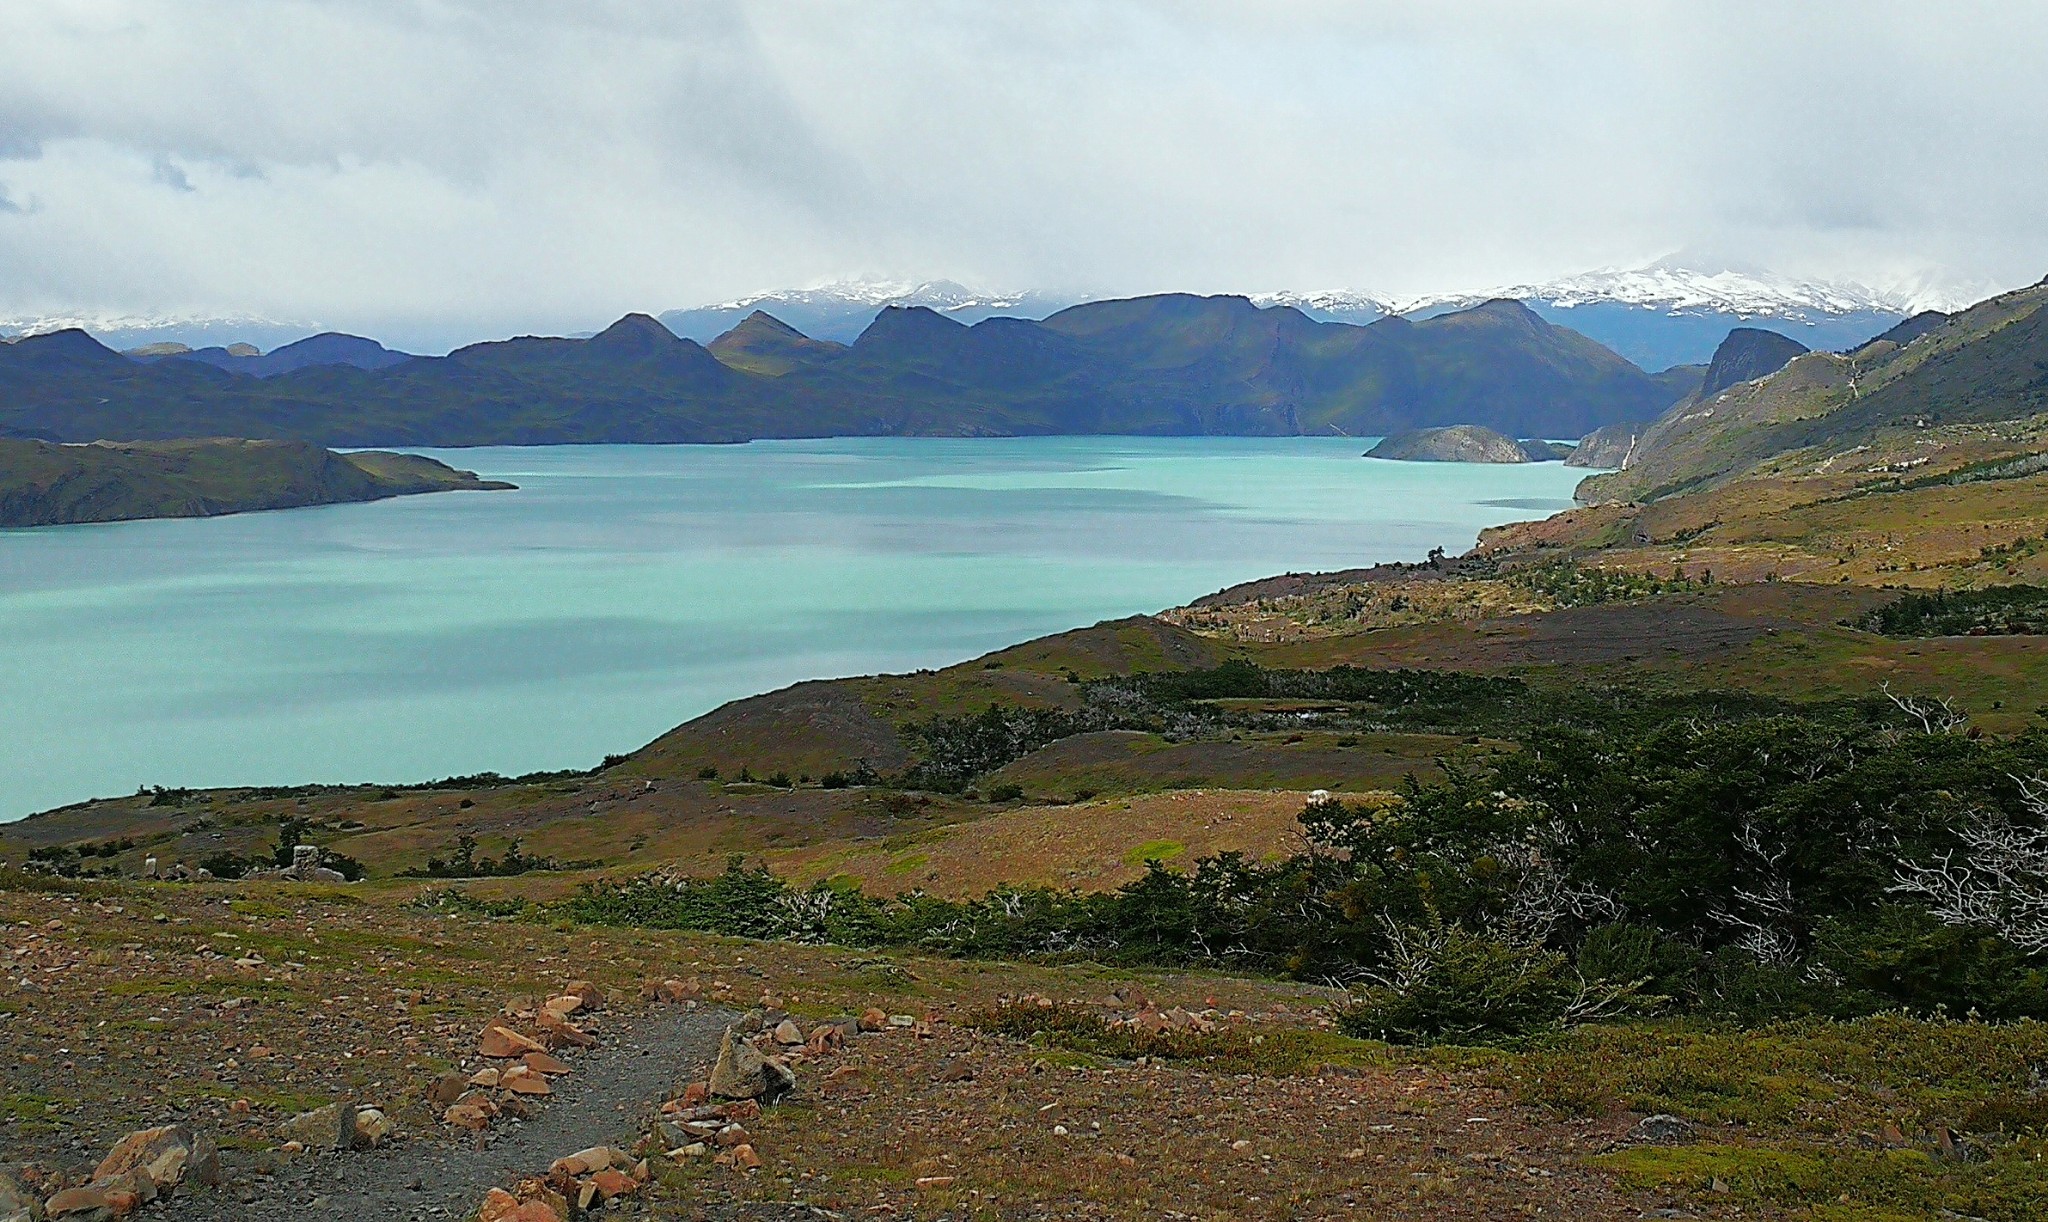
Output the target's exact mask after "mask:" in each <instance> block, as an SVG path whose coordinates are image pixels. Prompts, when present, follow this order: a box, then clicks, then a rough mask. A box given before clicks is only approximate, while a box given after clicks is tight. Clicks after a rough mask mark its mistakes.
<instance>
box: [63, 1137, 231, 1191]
mask: <svg viewBox="0 0 2048 1222" xmlns="http://www.w3.org/2000/svg"><path fill="white" fill-rule="evenodd" d="M129 1172H135V1173H138V1174H140V1175H143V1176H146V1177H147V1178H148V1179H149V1182H150V1187H151V1190H152V1191H151V1192H150V1193H149V1195H150V1196H152V1197H154V1196H155V1195H156V1192H157V1191H160V1190H163V1189H169V1188H176V1187H178V1186H179V1185H180V1184H183V1183H185V1182H186V1181H187V1180H190V1181H191V1182H192V1183H194V1184H201V1185H205V1186H208V1187H211V1186H213V1185H216V1184H218V1183H220V1180H221V1171H220V1153H219V1151H217V1150H215V1149H214V1145H213V1141H212V1139H211V1138H208V1137H207V1136H206V1135H205V1134H203V1133H196V1132H194V1131H193V1130H191V1129H189V1128H187V1127H186V1126H184V1125H182V1124H174V1125H165V1126H163V1127H161V1128H155V1129H143V1130H141V1131H140V1132H137V1133H130V1134H129V1135H128V1136H126V1137H124V1138H122V1139H121V1141H120V1143H119V1144H118V1145H116V1146H115V1147H114V1148H113V1150H112V1151H111V1152H110V1153H109V1154H108V1155H107V1156H106V1158H104V1159H102V1160H101V1161H100V1165H99V1168H98V1169H97V1170H95V1171H94V1172H93V1179H94V1180H96V1181H97V1180H111V1179H114V1178H116V1177H118V1176H122V1175H126V1174H127V1173H129Z"/></svg>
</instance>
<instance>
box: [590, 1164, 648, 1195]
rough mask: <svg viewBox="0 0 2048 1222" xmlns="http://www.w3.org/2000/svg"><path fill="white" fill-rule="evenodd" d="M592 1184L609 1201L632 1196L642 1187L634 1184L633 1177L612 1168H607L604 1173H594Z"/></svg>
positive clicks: (591, 1179) (591, 1178)
mask: <svg viewBox="0 0 2048 1222" xmlns="http://www.w3.org/2000/svg"><path fill="white" fill-rule="evenodd" d="M590 1182H591V1183H592V1184H593V1185H595V1186H596V1187H597V1191H598V1192H599V1193H600V1194H601V1195H602V1196H603V1197H604V1199H605V1200H607V1201H610V1200H614V1199H616V1198H618V1197H623V1196H631V1195H632V1194H633V1193H634V1192H635V1191H637V1190H638V1189H639V1187H640V1185H638V1184H636V1183H634V1182H633V1177H632V1176H630V1175H627V1174H626V1173H625V1172H623V1171H619V1170H617V1169H615V1168H612V1167H606V1168H605V1169H604V1170H602V1171H598V1172H594V1173H593V1174H592V1175H591V1177H590Z"/></svg>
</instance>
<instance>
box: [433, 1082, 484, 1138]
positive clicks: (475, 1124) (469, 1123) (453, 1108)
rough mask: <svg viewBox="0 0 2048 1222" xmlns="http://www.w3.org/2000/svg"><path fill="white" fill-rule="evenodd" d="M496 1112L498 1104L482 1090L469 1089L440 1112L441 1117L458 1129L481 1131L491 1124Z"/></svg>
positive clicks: (473, 1131)
mask: <svg viewBox="0 0 2048 1222" xmlns="http://www.w3.org/2000/svg"><path fill="white" fill-rule="evenodd" d="M497 1114H498V1105H497V1104H495V1103H493V1102H491V1097H490V1096H489V1095H486V1094H484V1093H483V1092H482V1091H471V1092H469V1093H468V1094H466V1095H464V1096H462V1097H461V1098H460V1099H457V1100H456V1101H455V1102H454V1103H451V1104H449V1105H448V1110H447V1111H445V1112H443V1113H441V1119H442V1120H444V1121H446V1122H447V1123H448V1124H451V1125H453V1126H455V1127H456V1128H458V1129H467V1130H469V1131H470V1132H472V1133H481V1132H483V1131H484V1130H485V1129H487V1128H489V1127H490V1125H491V1119H492V1117H494V1116H496V1115H497Z"/></svg>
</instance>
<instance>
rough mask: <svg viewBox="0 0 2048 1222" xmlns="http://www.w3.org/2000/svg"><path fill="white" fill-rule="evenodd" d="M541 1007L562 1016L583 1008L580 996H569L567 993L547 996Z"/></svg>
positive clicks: (565, 1016)
mask: <svg viewBox="0 0 2048 1222" xmlns="http://www.w3.org/2000/svg"><path fill="white" fill-rule="evenodd" d="M541 1008H542V1009H544V1010H546V1011H547V1012H548V1013H550V1014H555V1015H559V1016H561V1017H563V1018H567V1017H569V1016H570V1015H571V1014H574V1013H576V1011H578V1010H581V1009H582V1008H583V999H582V998H581V997H571V996H567V995H564V996H561V997H550V998H548V1001H547V1004H546V1005H545V1006H543V1007H541Z"/></svg>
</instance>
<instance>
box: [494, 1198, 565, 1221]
mask: <svg viewBox="0 0 2048 1222" xmlns="http://www.w3.org/2000/svg"><path fill="white" fill-rule="evenodd" d="M567 1217H568V1214H567V1213H566V1212H565V1211H558V1210H556V1209H555V1207H554V1206H552V1205H550V1204H548V1203H547V1202H546V1201H523V1202H521V1203H520V1206H519V1208H517V1209H515V1210H513V1211H512V1212H511V1213H508V1214H506V1215H505V1217H504V1222H563V1220H564V1219H565V1218H567Z"/></svg>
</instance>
